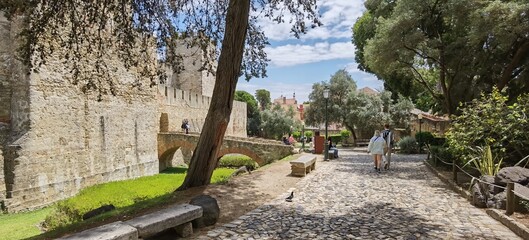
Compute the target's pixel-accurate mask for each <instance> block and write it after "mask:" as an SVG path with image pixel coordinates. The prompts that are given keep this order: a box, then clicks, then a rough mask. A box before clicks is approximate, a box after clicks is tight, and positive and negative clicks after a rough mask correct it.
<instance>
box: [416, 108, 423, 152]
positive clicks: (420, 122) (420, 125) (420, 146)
mask: <svg viewBox="0 0 529 240" xmlns="http://www.w3.org/2000/svg"><path fill="white" fill-rule="evenodd" d="M417 119H419V140H420V141H419V153H421V148H422V140H423V139H422V138H423V137H422V134H421V127H422V113H419V115H417Z"/></svg>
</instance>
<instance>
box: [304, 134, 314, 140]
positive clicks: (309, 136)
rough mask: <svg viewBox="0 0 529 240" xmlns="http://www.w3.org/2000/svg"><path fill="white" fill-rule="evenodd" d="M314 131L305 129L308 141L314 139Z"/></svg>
mask: <svg viewBox="0 0 529 240" xmlns="http://www.w3.org/2000/svg"><path fill="white" fill-rule="evenodd" d="M313 135H314V133H313V132H312V131H305V137H307V140H308V142H310V139H312V136H313Z"/></svg>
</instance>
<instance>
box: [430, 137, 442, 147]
mask: <svg viewBox="0 0 529 240" xmlns="http://www.w3.org/2000/svg"><path fill="white" fill-rule="evenodd" d="M445 143H446V138H444V137H434V138H433V140H432V142H431V143H430V144H431V145H435V146H443V145H445Z"/></svg>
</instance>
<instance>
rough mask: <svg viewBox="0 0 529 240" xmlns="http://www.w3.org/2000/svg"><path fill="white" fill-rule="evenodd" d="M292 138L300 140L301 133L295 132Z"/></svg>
mask: <svg viewBox="0 0 529 240" xmlns="http://www.w3.org/2000/svg"><path fill="white" fill-rule="evenodd" d="M292 137H294V139H300V138H301V132H299V131H295V132H293V133H292Z"/></svg>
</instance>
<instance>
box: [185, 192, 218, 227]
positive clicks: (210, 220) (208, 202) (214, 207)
mask: <svg viewBox="0 0 529 240" xmlns="http://www.w3.org/2000/svg"><path fill="white" fill-rule="evenodd" d="M189 204H192V205H195V206H199V207H201V208H202V217H199V218H197V219H195V220H193V227H195V228H202V227H206V226H211V225H214V224H215V223H217V220H218V219H219V216H220V208H219V204H218V203H217V199H215V198H213V197H211V196H208V195H200V196H196V197H194V198H193V199H191V201H189Z"/></svg>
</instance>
